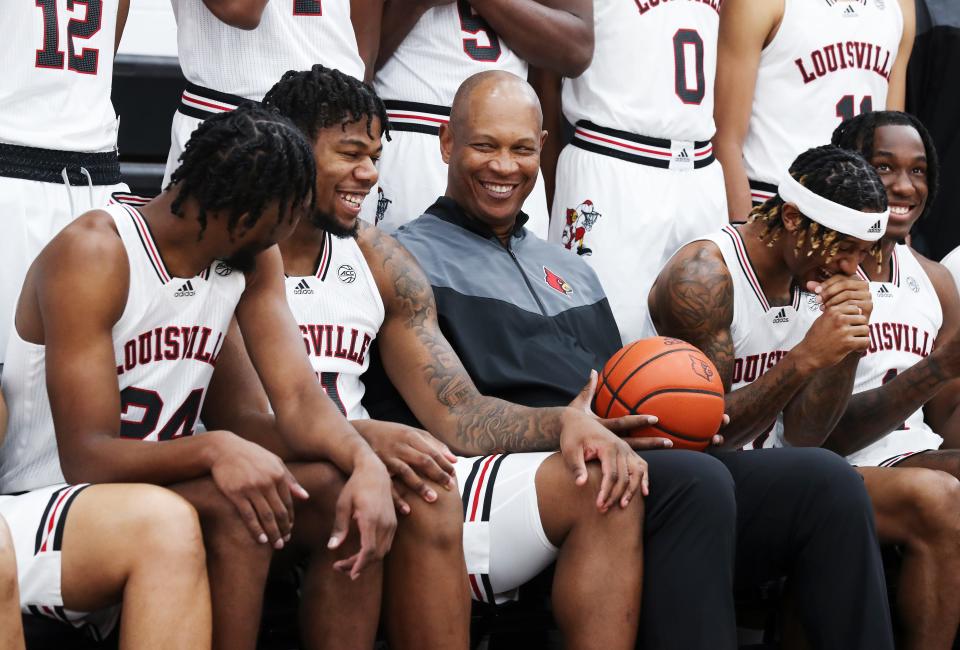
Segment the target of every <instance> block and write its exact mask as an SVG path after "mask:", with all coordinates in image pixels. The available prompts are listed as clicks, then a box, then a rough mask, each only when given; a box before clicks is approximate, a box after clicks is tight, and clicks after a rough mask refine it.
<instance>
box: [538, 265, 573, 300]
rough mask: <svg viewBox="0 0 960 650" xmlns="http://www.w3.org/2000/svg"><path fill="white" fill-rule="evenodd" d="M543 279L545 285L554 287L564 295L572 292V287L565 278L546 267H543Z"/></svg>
mask: <svg viewBox="0 0 960 650" xmlns="http://www.w3.org/2000/svg"><path fill="white" fill-rule="evenodd" d="M543 281H544V282H546V283H547V286H549V287H550V288H551V289H554V290H556V291H558V292H560V293H562V294H563V295H565V296H569V295H570V294H571V293H573V287H571V286H570V284H569V283H568V282H567V281H566V280H564V279H563V278H561V277H560V276H559V275H557V274H556V273H554V272H553V271H551V270H550V269H548V268H547V267H543Z"/></svg>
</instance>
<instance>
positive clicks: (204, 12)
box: [172, 0, 364, 101]
mask: <svg viewBox="0 0 960 650" xmlns="http://www.w3.org/2000/svg"><path fill="white" fill-rule="evenodd" d="M172 2H173V11H174V14H175V15H176V18H177V47H178V50H179V54H180V67H181V68H182V69H183V74H184V76H185V77H186V78H187V81H189V82H191V83H194V84H197V85H198V86H203V87H204V88H211V89H213V90H218V91H220V92H224V93H230V94H232V95H238V96H240V97H245V98H246V99H252V100H255V101H260V100H262V99H263V96H264V95H265V94H267V91H268V90H270V88H272V87H273V84H275V83H277V81H279V80H280V77H281V76H283V73H284V72H286V71H287V70H309V69H310V68H311V66H313V65H314V64H315V63H322V64H323V65H325V66H327V67H328V68H336V69H338V70H340V71H341V72H344V73H346V74H348V75H350V76H352V77H356V78H357V79H363V73H364V66H363V61H362V60H361V59H360V54H359V52H358V51H357V38H356V35H355V34H354V31H353V24H352V23H351V22H350V3H349V2H348V0H332V1H331V0H270V2H268V3H267V5H266V7H265V8H264V10H263V16H262V18H261V19H260V25H259V26H258V27H257V28H256V29H252V30H244V29H238V28H236V27H230V26H229V25H227V24H225V23H223V22H220V20H219V19H217V17H216V16H214V15H213V14H212V13H210V10H209V9H207V7H206V5H204V3H203V2H202V1H201V0H172Z"/></svg>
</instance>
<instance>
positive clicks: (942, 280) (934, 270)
mask: <svg viewBox="0 0 960 650" xmlns="http://www.w3.org/2000/svg"><path fill="white" fill-rule="evenodd" d="M910 252H911V253H913V256H914V257H915V258H916V259H917V262H919V263H920V268H922V269H923V270H924V272H925V273H926V274H927V277H928V278H930V282H931V283H932V284H933V288H934V289H936V291H937V296H938V297H939V298H940V303H941V304H944V303H945V299H950V298H954V299H955V297H956V295H957V285H956V283H955V282H954V280H953V274H952V273H950V271H949V269H947V267H945V266H944V265H943V264H940V263H939V262H934V261H933V260H931V259H929V258H927V257H925V256H923V255H921V254H920V253H918V252H917V251H915V250H914V249H913V248H911V249H910ZM951 302H952V301H951Z"/></svg>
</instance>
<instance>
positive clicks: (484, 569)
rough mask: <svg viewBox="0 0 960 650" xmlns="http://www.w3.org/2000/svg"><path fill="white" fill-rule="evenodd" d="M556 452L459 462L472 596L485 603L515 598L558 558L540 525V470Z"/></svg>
mask: <svg viewBox="0 0 960 650" xmlns="http://www.w3.org/2000/svg"><path fill="white" fill-rule="evenodd" d="M551 455H552V453H551V452H545V453H527V454H494V455H492V456H475V457H473V458H458V459H457V462H456V463H455V464H454V468H455V469H456V471H457V483H458V484H459V486H460V495H461V497H462V498H463V512H464V517H463V554H464V557H465V559H466V562H467V574H468V577H469V581H470V595H471V597H472V598H473V599H474V600H478V601H481V602H485V603H502V602H506V601H508V600H515V599H516V597H517V589H518V588H519V587H520V585H522V584H524V583H526V582H528V581H530V580H531V579H533V578H534V577H535V576H536V575H537V574H538V573H540V572H541V571H543V570H544V569H545V568H547V567H548V566H549V565H550V564H551V563H552V562H553V561H554V560H555V559H556V557H557V547H556V546H554V545H553V544H551V543H550V540H549V539H547V534H546V533H545V532H544V530H543V524H542V523H541V521H540V507H539V505H538V503H537V485H536V477H537V470H538V469H539V468H540V465H541V464H542V463H543V461H545V460H546V459H547V458H549V457H550V456H551Z"/></svg>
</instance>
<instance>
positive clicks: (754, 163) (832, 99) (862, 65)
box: [743, 0, 903, 183]
mask: <svg viewBox="0 0 960 650" xmlns="http://www.w3.org/2000/svg"><path fill="white" fill-rule="evenodd" d="M902 31H903V16H902V14H901V12H900V5H899V4H898V2H897V0H784V13H783V20H782V22H781V23H780V27H779V29H778V31H777V33H776V35H775V36H774V38H773V41H771V42H770V44H769V45H767V47H765V48H764V49H763V51H762V52H761V54H760V65H759V68H758V70H757V83H756V88H755V90H754V93H753V109H752V112H751V115H750V125H749V130H748V132H747V137H746V140H745V141H744V143H743V159H744V163H745V165H746V170H747V176H748V177H749V178H750V180H752V181H760V182H763V183H777V182H778V181H779V179H780V176H781V175H782V174H783V173H784V172H785V171H786V170H787V168H788V167H789V166H790V163H792V162H793V160H794V158H796V157H797V155H799V154H800V153H802V152H804V151H806V150H807V149H809V148H811V147H816V146H819V145H822V144H826V143H828V142H829V141H830V134H831V133H833V130H834V129H835V128H836V127H837V125H838V124H840V122H842V121H843V120H844V119H847V118H850V117H853V116H854V115H857V114H859V113H864V112H867V111H870V110H883V109H884V108H885V107H886V105H887V85H888V81H889V79H890V70H891V68H892V67H893V62H894V60H895V59H896V58H897V50H898V49H899V45H900V36H901V33H902Z"/></svg>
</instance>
